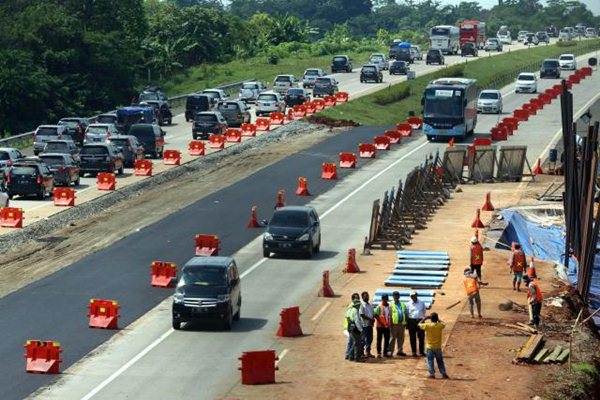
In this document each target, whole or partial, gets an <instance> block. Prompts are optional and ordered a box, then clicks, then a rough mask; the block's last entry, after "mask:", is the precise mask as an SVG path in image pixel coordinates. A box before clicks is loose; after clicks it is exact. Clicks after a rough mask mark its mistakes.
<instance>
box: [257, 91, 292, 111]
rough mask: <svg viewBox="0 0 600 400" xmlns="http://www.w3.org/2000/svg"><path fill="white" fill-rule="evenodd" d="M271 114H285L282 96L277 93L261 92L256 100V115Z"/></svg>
mask: <svg viewBox="0 0 600 400" xmlns="http://www.w3.org/2000/svg"><path fill="white" fill-rule="evenodd" d="M272 112H285V101H284V100H283V96H282V95H280V94H279V93H277V92H273V91H268V92H263V93H261V94H260V95H259V96H258V99H257V100H256V115H257V116H259V117H260V116H262V115H269V114H271V113H272Z"/></svg>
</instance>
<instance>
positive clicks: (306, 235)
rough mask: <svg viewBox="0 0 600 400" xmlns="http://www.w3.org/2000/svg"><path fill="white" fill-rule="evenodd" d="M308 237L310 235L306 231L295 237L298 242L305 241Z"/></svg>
mask: <svg viewBox="0 0 600 400" xmlns="http://www.w3.org/2000/svg"><path fill="white" fill-rule="evenodd" d="M309 238H310V235H309V234H308V233H305V234H304V235H302V236H300V237H299V238H298V239H296V240H297V241H299V242H303V241H306V240H308V239H309Z"/></svg>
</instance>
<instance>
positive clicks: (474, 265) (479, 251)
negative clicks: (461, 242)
mask: <svg viewBox="0 0 600 400" xmlns="http://www.w3.org/2000/svg"><path fill="white" fill-rule="evenodd" d="M482 265H483V246H481V243H479V239H477V236H473V237H472V238H471V272H475V273H476V274H477V279H479V282H481V266H482Z"/></svg>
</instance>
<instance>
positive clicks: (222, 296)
mask: <svg viewBox="0 0 600 400" xmlns="http://www.w3.org/2000/svg"><path fill="white" fill-rule="evenodd" d="M217 300H219V301H229V295H228V294H220V295H218V296H217Z"/></svg>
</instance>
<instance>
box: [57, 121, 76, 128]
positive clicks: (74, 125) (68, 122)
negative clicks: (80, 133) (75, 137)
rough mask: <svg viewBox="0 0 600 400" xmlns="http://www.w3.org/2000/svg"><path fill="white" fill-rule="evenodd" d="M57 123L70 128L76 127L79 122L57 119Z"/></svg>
mask: <svg viewBox="0 0 600 400" xmlns="http://www.w3.org/2000/svg"><path fill="white" fill-rule="evenodd" d="M58 124H59V125H63V126H66V127H67V128H70V129H76V128H77V126H78V125H79V123H78V122H77V121H59V122H58Z"/></svg>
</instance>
